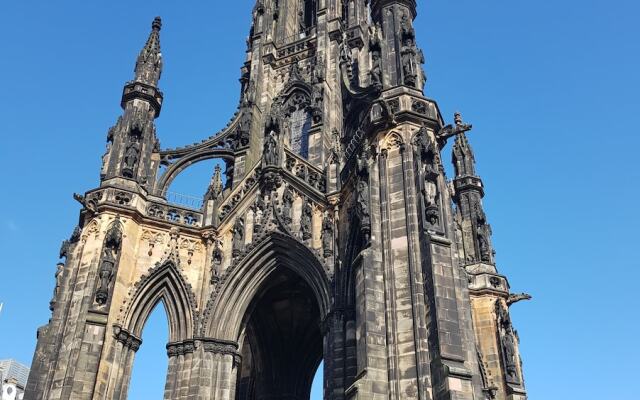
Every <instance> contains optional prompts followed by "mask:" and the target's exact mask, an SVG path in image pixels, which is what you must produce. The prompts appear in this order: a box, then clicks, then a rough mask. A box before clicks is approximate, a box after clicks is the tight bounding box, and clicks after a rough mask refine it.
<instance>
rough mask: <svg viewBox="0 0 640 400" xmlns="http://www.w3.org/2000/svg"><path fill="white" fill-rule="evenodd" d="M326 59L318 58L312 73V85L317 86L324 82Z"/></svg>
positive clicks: (319, 56)
mask: <svg viewBox="0 0 640 400" xmlns="http://www.w3.org/2000/svg"><path fill="white" fill-rule="evenodd" d="M324 74H325V69H324V59H323V58H322V56H321V55H317V56H316V61H315V64H314V65H313V69H312V71H311V83H312V84H314V85H315V84H317V83H322V82H324Z"/></svg>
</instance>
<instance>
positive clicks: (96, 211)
mask: <svg viewBox="0 0 640 400" xmlns="http://www.w3.org/2000/svg"><path fill="white" fill-rule="evenodd" d="M415 17H416V2H415V0H370V1H367V0H349V1H340V0H259V1H257V4H256V5H255V8H254V9H253V23H252V26H251V30H250V32H249V38H248V41H247V44H248V47H247V52H246V61H245V63H244V65H243V66H242V68H241V78H240V81H241V93H240V102H239V106H238V111H237V113H236V114H235V115H234V116H233V117H232V118H231V121H230V122H229V123H228V124H227V126H226V127H225V128H224V129H222V130H221V131H220V132H218V133H217V134H215V135H213V136H212V137H210V138H207V139H205V140H203V141H201V142H199V143H195V144H191V145H187V146H185V147H180V148H176V149H163V148H162V147H161V146H160V144H159V141H158V136H157V134H156V128H155V125H154V120H155V119H156V118H157V117H158V116H159V115H160V110H161V108H162V100H163V94H162V92H161V91H160V89H159V87H158V81H159V79H160V73H161V71H162V56H161V53H160V28H161V21H160V19H159V18H156V19H155V20H154V21H153V25H152V30H151V34H150V36H149V39H148V40H147V42H146V44H145V46H144V48H143V49H142V51H141V52H140V54H139V56H138V59H137V61H136V64H135V76H134V78H133V80H132V81H130V82H128V83H127V84H126V85H125V86H124V90H123V95H122V102H121V105H122V109H123V113H122V116H121V117H120V118H119V119H118V120H117V122H116V123H115V125H114V126H113V127H112V128H111V129H109V131H108V133H107V151H106V153H105V154H104V156H103V165H102V170H101V173H100V185H99V186H98V187H97V188H96V189H93V190H90V191H88V192H86V193H85V194H84V195H75V196H74V197H75V198H76V199H77V200H78V201H79V202H80V203H81V204H82V211H81V212H80V223H79V226H78V227H77V228H76V229H75V231H74V232H73V234H72V235H71V237H70V238H69V239H68V240H65V241H64V242H63V245H62V249H61V251H60V257H61V259H62V260H64V261H63V262H61V263H59V264H58V266H57V270H56V273H55V278H56V285H55V290H54V295H53V299H52V301H51V304H50V307H51V310H52V316H51V319H50V320H49V323H48V324H46V325H45V326H43V327H42V328H40V329H39V331H38V344H37V349H36V352H35V356H34V359H33V366H32V369H31V375H30V377H29V381H28V384H27V388H26V398H27V399H64V400H67V399H73V400H81V399H126V398H127V391H128V386H129V382H130V378H131V371H132V367H133V364H134V359H135V354H136V351H137V350H138V348H139V347H140V346H141V345H144V344H143V343H142V341H141V339H140V338H141V332H142V329H143V326H144V324H145V321H146V319H147V317H148V316H149V314H150V312H151V310H152V309H153V308H154V307H155V306H156V305H157V304H158V303H159V302H162V303H163V305H164V308H165V310H166V313H167V317H168V320H169V340H170V341H169V343H168V344H167V346H166V350H167V356H168V358H169V367H168V371H167V373H166V386H165V394H164V398H165V399H216V400H232V399H238V400H250V399H257V400H260V399H290V400H302V399H308V398H309V393H310V387H311V382H312V379H313V377H314V373H315V371H316V369H317V367H318V365H319V364H320V362H321V361H324V398H325V399H403V400H407V399H422V400H430V399H434V400H444V399H447V400H449V399H451V400H453V399H455V400H463V399H465V400H472V399H473V400H477V399H499V400H506V399H509V400H518V399H525V398H526V392H525V389H524V379H523V372H522V363H521V359H520V353H519V351H518V335H517V333H516V331H515V329H514V327H513V326H512V323H511V319H510V317H509V306H510V305H511V304H513V303H514V302H516V301H518V300H521V299H523V298H527V297H528V296H527V295H513V294H511V293H510V292H509V284H508V283H507V280H506V278H505V277H504V276H503V275H501V274H500V273H499V272H498V271H497V269H496V265H495V258H494V251H493V246H492V243H491V227H490V225H489V222H488V219H487V216H486V215H485V213H484V212H483V207H482V198H483V196H484V188H483V185H482V181H481V179H480V178H479V176H478V175H477V173H476V171H475V161H474V155H473V152H472V149H471V147H470V145H469V142H468V140H467V134H468V131H469V130H470V129H471V125H469V124H466V123H464V122H463V120H462V118H461V116H460V115H459V114H456V115H455V118H454V122H453V123H452V124H450V125H447V124H446V123H445V121H444V119H443V117H442V115H441V114H440V112H439V110H438V106H437V104H436V103H435V102H434V101H433V100H430V99H428V98H426V97H425V96H424V85H425V81H426V75H425V73H424V70H423V68H422V63H423V61H424V57H423V53H422V51H421V50H420V48H419V47H418V46H417V44H416V35H415V31H414V28H413V20H414V18H415ZM448 141H454V143H453V164H454V167H455V177H453V179H448V178H447V177H446V176H445V173H444V169H443V165H442V158H441V153H442V149H443V147H444V146H445V144H446V143H447V142H448ZM212 158H217V159H222V160H224V162H225V165H226V168H224V170H223V169H221V168H216V169H215V171H213V172H212V175H213V176H212V179H211V183H210V185H209V187H208V189H207V188H203V192H205V190H206V195H205V196H204V199H203V203H202V206H199V205H198V206H196V207H193V206H192V207H187V206H184V205H179V204H176V203H175V202H172V201H171V199H170V198H169V197H168V196H167V189H168V187H169V185H170V184H171V182H172V181H173V180H174V179H175V177H176V176H177V175H179V174H180V173H181V172H182V171H183V170H184V169H185V168H187V167H188V166H189V165H191V164H193V163H195V162H198V161H202V160H206V159H212Z"/></svg>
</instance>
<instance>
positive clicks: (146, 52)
mask: <svg viewBox="0 0 640 400" xmlns="http://www.w3.org/2000/svg"><path fill="white" fill-rule="evenodd" d="M161 27H162V20H161V19H160V17H155V19H154V20H153V23H152V24H151V34H149V39H147V43H146V44H145V45H144V47H143V48H142V50H141V51H140V55H138V59H137V60H136V67H135V69H134V71H135V78H134V80H135V81H136V82H142V83H145V84H147V85H151V86H157V85H158V81H159V80H160V75H161V74H162V53H161V52H160V29H161Z"/></svg>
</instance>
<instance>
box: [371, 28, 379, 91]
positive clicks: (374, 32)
mask: <svg viewBox="0 0 640 400" xmlns="http://www.w3.org/2000/svg"><path fill="white" fill-rule="evenodd" d="M380 43H381V28H380V24H378V23H376V25H374V26H373V27H369V51H370V52H371V70H370V71H369V77H370V79H371V86H374V87H378V88H380V87H382V56H381V52H380V50H381V47H380Z"/></svg>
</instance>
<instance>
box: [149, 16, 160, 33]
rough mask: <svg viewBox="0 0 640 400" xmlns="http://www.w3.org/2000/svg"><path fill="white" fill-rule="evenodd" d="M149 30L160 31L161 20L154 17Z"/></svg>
mask: <svg viewBox="0 0 640 400" xmlns="http://www.w3.org/2000/svg"><path fill="white" fill-rule="evenodd" d="M151 29H152V30H154V31H159V30H160V29H162V18H160V17H155V18H154V19H153V22H152V23H151Z"/></svg>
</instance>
